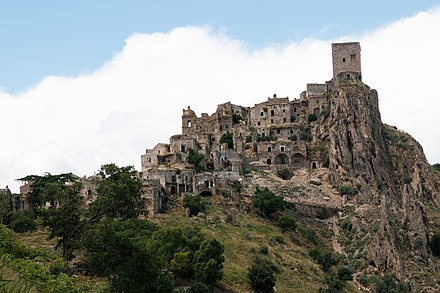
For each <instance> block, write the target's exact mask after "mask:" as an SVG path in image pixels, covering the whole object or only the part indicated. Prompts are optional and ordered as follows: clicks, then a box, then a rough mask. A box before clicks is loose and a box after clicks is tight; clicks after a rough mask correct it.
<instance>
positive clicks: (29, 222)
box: [8, 212, 37, 233]
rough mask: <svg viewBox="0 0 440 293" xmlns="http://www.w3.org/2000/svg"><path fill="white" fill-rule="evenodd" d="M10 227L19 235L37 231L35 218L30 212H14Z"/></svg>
mask: <svg viewBox="0 0 440 293" xmlns="http://www.w3.org/2000/svg"><path fill="white" fill-rule="evenodd" d="M8 227H9V228H11V229H12V230H14V231H15V232H17V233H24V232H29V231H35V230H36V229H37V225H36V224H35V221H34V218H33V216H32V214H31V213H29V212H25V213H23V212H13V213H12V214H11V222H10V223H9V225H8Z"/></svg>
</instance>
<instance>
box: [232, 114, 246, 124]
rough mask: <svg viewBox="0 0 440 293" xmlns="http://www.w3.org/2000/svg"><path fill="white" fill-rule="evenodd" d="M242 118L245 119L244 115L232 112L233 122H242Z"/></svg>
mask: <svg viewBox="0 0 440 293" xmlns="http://www.w3.org/2000/svg"><path fill="white" fill-rule="evenodd" d="M241 120H243V117H241V116H240V115H238V114H235V113H234V114H232V123H234V124H238V123H240V121H241Z"/></svg>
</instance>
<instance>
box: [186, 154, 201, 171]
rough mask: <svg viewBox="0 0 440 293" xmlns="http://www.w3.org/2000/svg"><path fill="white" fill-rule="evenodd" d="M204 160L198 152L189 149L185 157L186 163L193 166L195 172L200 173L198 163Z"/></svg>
mask: <svg viewBox="0 0 440 293" xmlns="http://www.w3.org/2000/svg"><path fill="white" fill-rule="evenodd" d="M204 158H205V156H204V155H202V154H199V153H198V152H196V151H195V150H193V149H189V150H188V156H187V157H186V161H187V162H188V163H189V164H191V165H193V166H194V168H195V169H196V171H200V170H201V169H202V167H201V165H200V163H201V162H202V160H203V159H204Z"/></svg>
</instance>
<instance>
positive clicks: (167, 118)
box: [0, 0, 440, 192]
mask: <svg viewBox="0 0 440 293" xmlns="http://www.w3.org/2000/svg"><path fill="white" fill-rule="evenodd" d="M439 5H440V0H439V1H423V0H417V1H416V0H412V1H407V0H401V1H368V2H367V1H345V0H344V1H336V0H335V1H287V0H286V1H259V0H254V1H231V0H224V1H113V0H106V1H104V0H94V1H91V0H89V1H85V0H75V1H61V0H59V1H56V0H53V1H48V0H40V1H22V0H15V1H5V0H0V40H1V42H0V109H1V111H2V114H1V115H0V125H1V127H0V137H1V138H2V142H1V144H0V188H1V187H3V186H5V185H9V186H10V187H11V188H12V190H13V191H15V192H17V191H18V183H17V182H16V181H14V179H16V178H21V177H24V176H26V175H29V174H43V173H44V172H50V173H52V174H56V173H61V172H73V173H75V174H77V175H79V176H83V175H91V174H93V173H94V172H95V171H97V170H98V169H99V167H100V165H102V164H105V163H109V162H114V163H116V164H118V165H134V166H135V167H136V168H137V169H138V170H139V169H140V156H141V155H142V154H143V153H144V152H145V149H146V148H152V147H154V146H155V144H156V143H158V142H168V141H169V137H170V136H171V135H174V134H178V133H180V131H181V129H180V125H181V120H180V119H181V114H182V108H186V107H187V106H188V105H189V106H191V108H192V109H194V110H195V112H196V114H197V115H200V114H201V113H204V112H206V113H208V114H211V113H213V112H215V110H216V107H217V105H218V104H220V103H225V102H228V101H231V102H232V103H234V104H238V105H242V106H253V105H254V104H255V103H259V102H262V101H264V100H265V99H267V97H268V96H271V95H272V94H274V93H276V94H277V95H278V96H280V97H286V96H288V97H290V98H291V99H293V98H298V97H299V95H300V93H301V92H302V91H304V90H305V88H306V84H307V83H316V82H317V83H324V82H325V81H327V80H329V79H331V77H332V69H331V43H332V42H341V41H359V42H360V43H361V48H362V51H361V55H362V57H361V58H362V76H363V81H364V82H365V83H366V84H367V85H369V86H370V87H372V88H375V89H377V91H378V93H379V104H380V105H379V106H380V111H381V115H382V121H383V122H384V123H387V124H391V125H395V126H397V127H398V128H399V129H402V130H404V131H406V132H408V133H410V134H411V135H412V136H413V137H414V138H415V139H417V140H418V141H419V142H420V143H421V145H422V146H423V148H424V150H425V153H426V156H427V159H428V161H429V162H430V163H439V162H440V151H439V150H440V148H439V139H438V138H439V137H440V128H438V127H434V126H436V125H438V117H440V98H439V97H440V87H438V86H436V85H437V84H438V68H440V57H439V54H438V52H440V34H439V32H440V6H439Z"/></svg>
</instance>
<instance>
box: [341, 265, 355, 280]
mask: <svg viewBox="0 0 440 293" xmlns="http://www.w3.org/2000/svg"><path fill="white" fill-rule="evenodd" d="M338 278H339V279H340V280H343V281H351V280H353V272H352V271H351V270H350V269H349V268H348V267H340V268H339V269H338Z"/></svg>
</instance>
